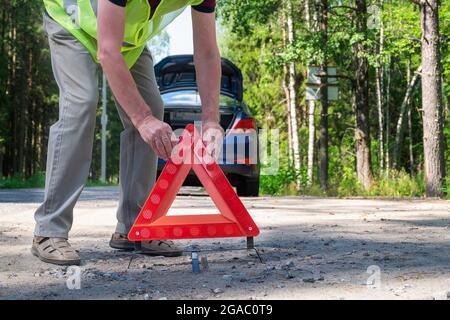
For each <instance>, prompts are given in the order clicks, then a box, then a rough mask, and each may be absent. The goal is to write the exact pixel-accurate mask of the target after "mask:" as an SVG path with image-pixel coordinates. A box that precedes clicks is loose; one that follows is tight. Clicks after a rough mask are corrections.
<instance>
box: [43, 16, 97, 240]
mask: <svg viewBox="0 0 450 320" xmlns="http://www.w3.org/2000/svg"><path fill="white" fill-rule="evenodd" d="M44 24H45V29H46V31H47V34H48V39H49V44H50V51H51V61H52V68H53V73H54V76H55V80H56V82H57V84H58V87H59V94H60V96H59V118H58V121H57V122H56V123H55V124H53V125H52V126H51V128H50V135H49V141H48V154H47V169H46V180H45V197H44V202H43V203H42V205H41V206H40V207H39V208H38V209H37V211H36V213H35V220H36V228H35V235H37V236H43V237H61V238H68V233H69V231H70V228H71V226H72V221H73V207H74V206H75V203H76V201H77V200H78V197H79V195H80V193H81V191H82V190H83V187H84V184H85V182H86V179H87V177H88V174H89V169H90V164H91V156H92V144H93V139H94V128H95V116H96V107H97V103H98V77H97V65H96V64H95V62H94V61H93V60H92V58H91V56H90V54H89V53H88V51H87V50H86V49H85V48H84V46H83V45H82V44H81V43H80V42H79V41H78V40H76V39H75V38H74V37H73V36H72V35H71V34H70V33H68V32H67V31H66V30H65V29H63V28H62V27H61V26H60V25H59V24H57V23H56V22H54V21H53V20H52V19H51V18H49V17H48V16H45V17H44Z"/></svg>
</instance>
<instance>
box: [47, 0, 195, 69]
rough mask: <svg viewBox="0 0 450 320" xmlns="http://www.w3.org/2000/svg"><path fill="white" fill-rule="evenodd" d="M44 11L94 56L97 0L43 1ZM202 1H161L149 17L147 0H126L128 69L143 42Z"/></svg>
mask: <svg viewBox="0 0 450 320" xmlns="http://www.w3.org/2000/svg"><path fill="white" fill-rule="evenodd" d="M43 1H44V4H45V8H46V10H47V13H48V14H49V15H50V17H52V19H53V20H55V21H56V22H58V23H59V24H60V25H61V26H62V27H63V28H64V29H66V30H67V31H69V32H70V33H71V34H72V35H73V36H74V37H76V38H77V39H78V40H79V41H80V42H81V43H82V44H83V45H84V46H85V47H86V49H88V51H89V52H90V54H91V55H92V58H93V59H94V61H96V62H98V59H97V0H43ZM203 1H204V0H161V2H160V3H159V5H158V6H157V7H156V9H155V12H154V14H153V16H152V18H151V19H150V20H149V17H150V10H151V8H150V5H149V2H148V0H128V2H127V5H126V7H125V32H124V39H123V44H122V50H121V51H122V55H123V57H124V58H125V61H126V63H127V65H128V67H129V68H131V67H132V66H133V64H134V63H135V62H136V60H137V59H138V58H139V56H140V55H141V53H142V51H143V50H144V48H145V45H146V43H147V42H148V41H149V40H150V39H151V38H152V37H154V36H155V35H157V34H158V33H159V32H160V31H161V30H163V29H164V28H165V27H166V26H167V25H168V24H169V23H171V22H172V21H173V20H174V19H175V18H176V17H177V16H179V15H180V14H181V13H182V12H183V11H184V10H185V9H186V8H187V7H188V6H191V5H197V4H200V3H202V2H203Z"/></svg>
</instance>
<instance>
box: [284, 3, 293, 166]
mask: <svg viewBox="0 0 450 320" xmlns="http://www.w3.org/2000/svg"><path fill="white" fill-rule="evenodd" d="M281 25H282V28H281V30H282V41H283V49H286V47H287V32H286V11H285V10H284V8H283V10H282V12H281ZM287 76H288V68H287V66H286V64H285V63H283V74H282V78H281V86H282V87H283V91H284V96H285V97H286V114H287V126H288V154H289V167H290V166H293V164H294V156H293V151H292V149H293V147H292V122H291V98H290V93H289V87H288V86H287V84H286V78H287Z"/></svg>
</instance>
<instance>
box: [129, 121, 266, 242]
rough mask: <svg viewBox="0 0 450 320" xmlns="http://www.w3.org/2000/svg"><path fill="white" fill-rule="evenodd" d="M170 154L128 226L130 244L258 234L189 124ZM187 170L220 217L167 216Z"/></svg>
mask: <svg viewBox="0 0 450 320" xmlns="http://www.w3.org/2000/svg"><path fill="white" fill-rule="evenodd" d="M173 154H174V156H172V158H171V159H170V160H169V161H168V162H167V164H166V166H165V167H164V169H163V171H162V172H161V174H160V176H159V178H158V180H157V181H156V184H155V186H154V187H153V190H152V191H151V193H150V195H149V197H148V198H147V200H146V202H145V204H144V206H143V208H142V210H141V212H140V213H139V216H138V217H137V219H136V221H135V223H134V225H133V226H132V227H131V230H130V233H129V234H128V239H129V240H130V241H143V240H160V239H168V240H169V239H170V240H176V239H193V238H225V237H255V236H257V235H258V234H259V229H258V227H257V226H256V224H255V222H254V221H253V219H252V218H251V216H250V214H249V213H248V211H247V209H246V208H245V207H244V205H243V204H242V202H241V200H240V199H239V197H238V196H237V194H236V193H235V192H234V190H233V188H232V187H231V185H230V183H229V181H228V179H227V178H226V177H225V174H224V173H223V171H222V169H220V167H219V165H218V164H217V163H216V162H215V161H214V159H212V158H211V157H210V156H209V155H208V154H207V152H206V148H205V145H204V144H203V141H202V140H201V139H200V135H199V133H198V131H197V130H196V129H195V127H194V125H193V124H189V125H188V126H186V129H185V130H184V132H183V135H182V136H181V138H180V141H179V142H178V144H177V145H176V146H175V151H174V152H173ZM191 169H193V170H194V172H195V174H196V175H197V177H198V179H199V180H200V182H201V183H202V185H203V186H204V187H205V189H206V191H207V192H208V194H209V196H210V197H211V199H212V201H213V202H214V204H215V205H216V207H217V208H218V209H219V211H220V214H197V215H178V216H167V212H168V210H169V208H170V206H171V205H172V203H173V201H174V200H175V197H176V195H177V193H178V190H179V189H180V188H181V186H182V184H183V182H184V180H185V179H186V176H187V175H188V173H189V171H190V170H191Z"/></svg>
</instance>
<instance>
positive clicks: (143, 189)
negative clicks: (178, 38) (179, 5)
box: [116, 49, 164, 234]
mask: <svg viewBox="0 0 450 320" xmlns="http://www.w3.org/2000/svg"><path fill="white" fill-rule="evenodd" d="M131 74H132V76H133V78H134V80H135V82H136V84H137V86H138V89H139V92H140V94H141V95H142V97H143V98H144V100H145V102H146V103H147V105H148V106H149V107H150V108H151V111H152V113H153V115H154V116H155V117H157V118H158V119H160V120H162V119H163V114H164V113H163V102H162V99H161V96H160V94H159V90H158V85H157V83H156V79H155V74H154V71H153V60H152V56H151V54H150V52H149V51H148V50H147V49H145V50H144V52H143V53H142V55H141V56H140V58H139V59H138V61H137V62H136V64H135V65H134V66H133V67H132V68H131ZM116 106H117V110H118V112H119V116H120V118H121V120H122V123H123V125H124V131H123V132H122V133H121V135H120V174H119V189H120V193H119V194H120V196H119V207H118V209H117V221H118V223H117V228H116V232H118V233H121V234H127V233H128V231H129V230H130V228H131V226H132V225H133V223H134V221H135V220H136V217H137V215H138V214H139V212H140V210H141V208H142V206H143V205H144V202H145V200H146V199H147V197H148V195H149V193H150V191H151V189H152V188H153V185H154V184H155V180H156V170H157V161H158V158H157V156H156V154H155V152H154V151H153V150H152V149H151V148H150V146H149V145H148V144H146V143H145V142H144V140H142V138H141V136H140V134H139V132H138V131H137V130H136V129H135V128H134V126H133V124H132V123H131V121H130V119H129V118H128V116H127V115H126V113H125V112H124V111H123V109H122V108H121V107H120V105H119V104H118V103H116Z"/></svg>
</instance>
